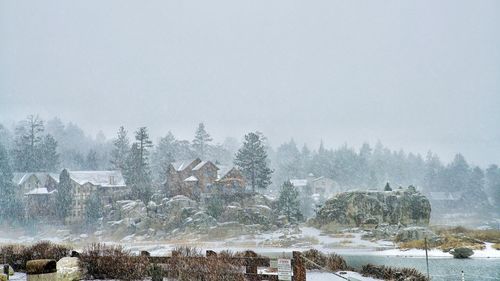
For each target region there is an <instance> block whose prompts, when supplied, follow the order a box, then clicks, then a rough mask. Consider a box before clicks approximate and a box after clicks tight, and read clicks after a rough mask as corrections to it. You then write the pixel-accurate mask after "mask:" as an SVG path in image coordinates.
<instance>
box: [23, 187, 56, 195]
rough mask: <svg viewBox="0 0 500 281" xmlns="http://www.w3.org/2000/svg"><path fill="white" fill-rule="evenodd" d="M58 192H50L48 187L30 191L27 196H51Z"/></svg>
mask: <svg viewBox="0 0 500 281" xmlns="http://www.w3.org/2000/svg"><path fill="white" fill-rule="evenodd" d="M54 192H56V190H52V191H48V190H47V188H46V187H40V188H35V189H32V190H30V191H29V192H27V193H25V195H49V194H52V193H54Z"/></svg>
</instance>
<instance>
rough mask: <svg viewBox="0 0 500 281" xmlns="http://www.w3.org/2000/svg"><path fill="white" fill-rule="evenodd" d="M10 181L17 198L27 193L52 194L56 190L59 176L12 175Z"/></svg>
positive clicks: (49, 174)
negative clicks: (14, 188)
mask: <svg viewBox="0 0 500 281" xmlns="http://www.w3.org/2000/svg"><path fill="white" fill-rule="evenodd" d="M12 181H13V183H14V185H15V186H17V189H16V193H17V195H18V196H19V197H22V196H23V195H25V194H27V193H41V192H42V190H43V191H45V192H46V193H48V192H52V191H53V190H55V189H56V188H57V183H58V182H59V175H58V174H54V173H14V177H13V178H12Z"/></svg>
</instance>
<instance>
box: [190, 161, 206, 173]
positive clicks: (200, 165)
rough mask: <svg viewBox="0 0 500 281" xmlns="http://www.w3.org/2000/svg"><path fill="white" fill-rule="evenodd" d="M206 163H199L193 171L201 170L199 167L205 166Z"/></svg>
mask: <svg viewBox="0 0 500 281" xmlns="http://www.w3.org/2000/svg"><path fill="white" fill-rule="evenodd" d="M207 163H208V161H201V162H200V163H199V164H198V165H196V166H194V168H193V171H197V170H199V169H201V167H203V166H205V164H207Z"/></svg>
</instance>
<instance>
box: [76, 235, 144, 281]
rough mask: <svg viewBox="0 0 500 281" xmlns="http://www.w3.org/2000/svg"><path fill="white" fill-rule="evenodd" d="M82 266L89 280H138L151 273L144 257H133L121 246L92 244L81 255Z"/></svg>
mask: <svg viewBox="0 0 500 281" xmlns="http://www.w3.org/2000/svg"><path fill="white" fill-rule="evenodd" d="M80 266H81V268H82V269H83V270H84V272H86V274H85V275H86V278H88V279H119V280H138V279H142V278H144V277H145V276H146V275H147V274H148V272H149V261H148V258H147V257H144V256H132V255H131V254H130V252H129V251H127V250H125V249H124V248H123V247H121V246H108V245H105V244H99V243H97V244H90V245H88V246H87V247H86V248H85V249H84V250H83V252H82V253H81V255H80Z"/></svg>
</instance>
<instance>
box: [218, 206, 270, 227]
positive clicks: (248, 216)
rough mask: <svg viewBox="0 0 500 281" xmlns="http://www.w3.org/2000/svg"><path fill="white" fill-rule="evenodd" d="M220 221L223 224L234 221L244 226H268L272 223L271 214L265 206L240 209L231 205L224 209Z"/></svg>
mask: <svg viewBox="0 0 500 281" xmlns="http://www.w3.org/2000/svg"><path fill="white" fill-rule="evenodd" d="M220 220H221V221H223V222H231V221H234V222H238V223H240V224H244V225H254V224H260V225H264V226H270V224H271V222H272V221H273V212H272V209H271V208H270V207H268V206H266V205H252V206H248V207H241V206H240V205H239V204H231V205H229V206H227V207H226V208H225V209H224V212H223V213H222V214H221V216H220Z"/></svg>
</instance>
